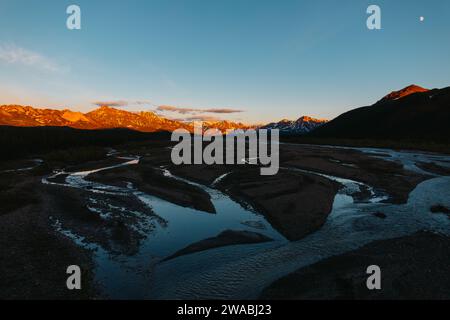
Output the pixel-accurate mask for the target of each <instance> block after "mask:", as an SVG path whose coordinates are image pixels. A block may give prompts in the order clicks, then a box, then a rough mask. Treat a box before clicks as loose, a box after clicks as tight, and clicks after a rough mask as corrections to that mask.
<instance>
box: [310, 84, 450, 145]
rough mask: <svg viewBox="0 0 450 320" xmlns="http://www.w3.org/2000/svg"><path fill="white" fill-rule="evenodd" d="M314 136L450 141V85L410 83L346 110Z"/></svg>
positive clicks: (312, 135)
mask: <svg viewBox="0 0 450 320" xmlns="http://www.w3.org/2000/svg"><path fill="white" fill-rule="evenodd" d="M308 136H310V137H321V138H343V139H387V140H389V139H393V140H394V139H417V140H425V139H432V140H433V141H444V142H448V141H450V87H447V88H444V89H434V90H426V89H423V88H420V87H417V86H410V87H407V88H405V89H403V90H400V91H397V92H394V93H391V94H389V95H388V96H386V97H384V98H383V99H381V100H380V101H379V102H377V103H375V104H374V105H372V106H368V107H362V108H358V109H354V110H351V111H349V112H346V113H344V114H342V115H340V116H339V117H337V118H335V119H334V120H332V121H330V122H328V123H326V124H324V125H323V126H321V127H319V128H318V129H317V130H315V131H313V132H311V133H310V134H309V135H308Z"/></svg>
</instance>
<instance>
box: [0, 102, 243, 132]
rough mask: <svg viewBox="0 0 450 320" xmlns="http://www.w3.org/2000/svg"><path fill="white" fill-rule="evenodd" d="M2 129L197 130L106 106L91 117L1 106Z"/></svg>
mask: <svg viewBox="0 0 450 320" xmlns="http://www.w3.org/2000/svg"><path fill="white" fill-rule="evenodd" d="M0 125H8V126H17V127H42V126H48V127H71V128H76V129H111V128H127V129H131V130H136V131H141V132H157V131H173V130H175V129H178V128H184V129H187V130H189V131H192V130H193V124H192V123H186V122H182V121H176V120H171V119H167V118H165V117H162V116H159V115H157V114H156V113H154V112H150V111H146V112H144V111H142V112H130V111H125V110H119V109H115V108H111V107H108V106H102V107H100V108H98V109H96V110H93V111H91V112H88V113H81V112H74V111H71V110H52V109H38V108H33V107H30V106H18V105H4V106H0ZM204 127H207V128H218V129H221V130H226V129H241V128H247V127H248V126H246V125H244V124H242V123H236V122H231V121H225V120H224V121H209V122H205V123H204Z"/></svg>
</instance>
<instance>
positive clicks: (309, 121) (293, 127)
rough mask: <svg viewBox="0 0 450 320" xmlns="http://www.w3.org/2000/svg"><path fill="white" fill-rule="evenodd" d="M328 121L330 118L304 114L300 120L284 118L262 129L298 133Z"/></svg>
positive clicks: (308, 130)
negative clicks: (325, 118)
mask: <svg viewBox="0 0 450 320" xmlns="http://www.w3.org/2000/svg"><path fill="white" fill-rule="evenodd" d="M327 122H328V120H323V119H314V118H311V117H308V116H303V117H301V118H299V119H298V120H287V119H284V120H281V121H280V122H274V123H269V124H268V125H265V126H262V127H261V129H278V130H280V132H281V133H282V134H293V135H296V134H305V133H308V132H311V131H313V130H315V129H317V128H318V127H320V126H322V125H323V124H325V123H327Z"/></svg>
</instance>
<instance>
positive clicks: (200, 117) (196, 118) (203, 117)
mask: <svg viewBox="0 0 450 320" xmlns="http://www.w3.org/2000/svg"><path fill="white" fill-rule="evenodd" d="M172 120H176V121H181V122H191V121H221V120H222V119H220V118H217V117H214V116H209V115H201V114H200V115H196V116H192V117H186V118H177V119H172Z"/></svg>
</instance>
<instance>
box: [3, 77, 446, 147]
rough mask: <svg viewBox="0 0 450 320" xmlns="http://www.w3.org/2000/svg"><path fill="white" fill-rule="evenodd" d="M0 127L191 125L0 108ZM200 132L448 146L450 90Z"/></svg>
mask: <svg viewBox="0 0 450 320" xmlns="http://www.w3.org/2000/svg"><path fill="white" fill-rule="evenodd" d="M0 125H7V126H17V127H44V126H45V127H71V128H76V129H112V128H126V129H131V130H135V131H141V132H158V131H173V130H175V129H178V128H184V129H187V130H189V131H191V132H192V131H193V123H188V122H183V121H177V120H171V119H167V118H165V117H162V116H160V115H158V114H156V113H154V112H151V111H146V112H130V111H125V110H120V109H115V108H111V107H108V106H103V107H100V108H98V109H96V110H93V111H91V112H88V113H81V112H74V111H71V110H52V109H38V108H33V107H30V106H26V107H24V106H18V105H4V106H0ZM203 126H204V128H206V129H208V128H216V129H220V130H222V131H225V130H232V129H248V128H262V129H279V130H280V132H281V133H282V134H285V135H307V136H311V137H326V138H345V139H355V138H356V139H399V138H401V139H428V138H430V139H434V140H437V139H439V140H450V87H448V88H444V89H433V90H428V89H425V88H422V87H420V86H417V85H410V86H407V87H405V88H403V89H401V90H398V91H393V92H391V93H389V94H388V95H386V96H384V97H383V98H382V99H380V100H379V101H378V102H376V103H374V104H373V105H371V106H366V107H362V108H357V109H354V110H351V111H348V112H346V113H343V114H342V115H340V116H338V117H337V118H335V119H333V120H331V121H327V120H321V119H314V118H311V117H307V116H303V117H301V118H299V119H298V120H281V121H279V122H273V123H270V124H267V125H260V126H249V125H245V124H242V123H236V122H232V121H225V120H223V121H210V122H203Z"/></svg>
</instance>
